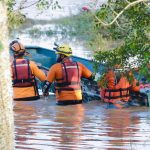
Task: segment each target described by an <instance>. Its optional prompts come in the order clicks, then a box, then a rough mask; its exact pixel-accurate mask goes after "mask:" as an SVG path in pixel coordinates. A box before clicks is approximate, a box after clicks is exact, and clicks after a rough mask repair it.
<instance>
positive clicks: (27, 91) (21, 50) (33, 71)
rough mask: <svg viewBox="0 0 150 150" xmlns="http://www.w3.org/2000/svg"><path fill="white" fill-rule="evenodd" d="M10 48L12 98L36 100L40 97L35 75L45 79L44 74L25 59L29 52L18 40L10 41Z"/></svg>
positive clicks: (41, 79) (42, 79)
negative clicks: (12, 58)
mask: <svg viewBox="0 0 150 150" xmlns="http://www.w3.org/2000/svg"><path fill="white" fill-rule="evenodd" d="M10 50H11V51H12V52H13V56H14V60H13V61H12V64H11V68H12V81H13V99H14V100H37V99H39V98H40V96H39V93H38V87H37V83H36V79H35V77H37V78H38V79H39V80H40V81H45V79H46V75H45V74H44V72H43V71H42V70H40V69H39V68H38V67H37V65H36V64H35V63H34V62H33V61H29V60H28V59H25V58H24V56H25V55H27V54H29V53H28V52H27V51H26V49H25V47H24V46H23V45H22V44H21V43H19V42H18V41H13V42H12V43H10Z"/></svg>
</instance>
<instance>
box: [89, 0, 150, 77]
mask: <svg viewBox="0 0 150 150" xmlns="http://www.w3.org/2000/svg"><path fill="white" fill-rule="evenodd" d="M93 14H94V17H95V22H96V29H97V30H98V33H99V34H100V35H102V37H103V38H104V39H107V40H108V41H109V40H110V39H112V40H114V41H121V42H120V44H119V45H118V46H117V47H115V48H113V49H107V50H106V49H105V50H104V49H103V48H100V50H97V51H96V52H95V56H94V58H95V60H96V62H97V63H98V64H105V65H106V66H113V65H115V64H121V65H122V66H123V67H125V66H128V67H129V68H131V69H132V68H134V67H139V69H140V73H141V75H144V76H146V77H147V78H148V79H149V80H150V74H149V71H148V64H149V63H150V42H149V41H150V19H149V14H150V5H149V2H148V0H115V1H114V0H108V2H107V3H106V4H103V5H102V6H101V8H100V9H98V10H97V11H96V13H93ZM94 42H96V40H95V41H94ZM94 42H93V43H91V46H94V44H95V43H94ZM106 44H107V43H106ZM98 46H99V47H101V45H98Z"/></svg>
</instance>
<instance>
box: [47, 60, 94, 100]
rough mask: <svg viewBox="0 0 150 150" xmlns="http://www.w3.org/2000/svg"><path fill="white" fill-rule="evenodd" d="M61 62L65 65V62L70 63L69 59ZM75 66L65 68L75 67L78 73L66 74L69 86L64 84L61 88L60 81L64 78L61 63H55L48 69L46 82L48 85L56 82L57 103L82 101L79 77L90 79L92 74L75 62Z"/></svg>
mask: <svg viewBox="0 0 150 150" xmlns="http://www.w3.org/2000/svg"><path fill="white" fill-rule="evenodd" d="M63 62H64V63H65V64H66V63H67V62H70V59H69V58H68V59H65V60H64V61H63ZM71 62H72V61H71ZM74 63H75V62H74ZM76 64H77V65H75V64H72V65H71V66H67V67H66V68H67V69H73V68H76V66H77V68H78V70H79V71H78V73H77V72H76V73H75V71H74V72H73V73H71V71H70V72H69V73H68V79H69V76H70V79H69V81H68V82H70V83H69V85H68V84H65V86H63V84H64V83H62V80H64V78H66V77H64V74H63V66H62V63H57V64H55V65H53V66H52V67H51V68H50V70H49V72H48V76H47V81H49V82H50V83H52V82H53V81H55V82H56V84H55V85H56V86H55V88H56V100H57V101H69V100H70V101H71V100H79V101H81V100H82V92H81V86H80V79H81V77H84V78H89V77H91V75H92V72H91V71H90V70H88V69H87V68H86V67H85V66H84V65H83V64H81V63H79V62H77V63H76ZM77 76H78V77H77ZM77 80H78V81H77ZM68 82H67V83H68ZM76 82H79V83H78V84H77V83H76ZM58 85H59V86H58Z"/></svg>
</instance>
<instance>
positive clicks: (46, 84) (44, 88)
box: [42, 65, 56, 96]
mask: <svg viewBox="0 0 150 150" xmlns="http://www.w3.org/2000/svg"><path fill="white" fill-rule="evenodd" d="M55 72H56V66H55V65H53V66H52V67H51V68H50V69H49V72H48V74H47V78H46V80H45V81H44V83H43V86H42V92H43V95H44V96H48V94H49V92H48V91H49V88H50V86H51V84H52V82H53V81H54V80H55Z"/></svg>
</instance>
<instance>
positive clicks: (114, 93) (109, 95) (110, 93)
mask: <svg viewBox="0 0 150 150" xmlns="http://www.w3.org/2000/svg"><path fill="white" fill-rule="evenodd" d="M130 88H131V86H130V84H129V82H128V80H127V78H126V77H121V78H120V80H119V82H118V83H116V84H115V87H114V88H113V89H112V88H106V89H105V91H104V101H105V102H112V103H114V102H115V101H116V100H123V101H128V100H129V98H130V91H129V90H130Z"/></svg>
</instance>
